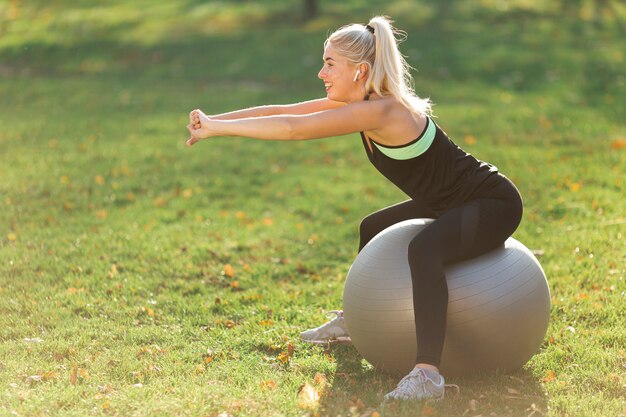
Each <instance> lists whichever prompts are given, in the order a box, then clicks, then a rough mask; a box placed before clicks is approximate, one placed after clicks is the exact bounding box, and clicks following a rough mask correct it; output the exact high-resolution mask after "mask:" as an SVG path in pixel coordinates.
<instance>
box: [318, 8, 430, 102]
mask: <svg viewBox="0 0 626 417" xmlns="http://www.w3.org/2000/svg"><path fill="white" fill-rule="evenodd" d="M391 23H392V22H391V20H389V19H388V18H387V17H385V16H376V17H373V18H372V19H371V20H370V21H369V23H368V24H367V25H366V26H363V25H357V24H352V25H348V26H344V27H342V28H341V29H339V30H337V31H336V32H334V33H333V34H332V35H330V37H329V38H328V39H327V40H326V43H329V42H330V43H332V45H333V47H334V48H336V49H337V50H338V51H339V53H341V54H342V55H344V56H345V57H346V58H347V59H348V60H349V61H351V62H352V63H354V64H361V63H364V64H366V65H367V67H368V70H369V71H368V78H367V80H366V82H365V91H366V92H367V93H368V94H369V93H372V92H374V93H376V94H378V95H380V96H388V95H392V96H394V97H395V98H396V99H397V100H398V101H400V102H401V103H402V104H403V105H404V106H405V107H406V108H408V109H409V110H413V111H416V112H418V113H421V114H426V115H430V114H431V111H432V109H431V108H432V103H431V101H430V100H429V99H428V98H420V97H418V96H417V94H415V90H414V89H413V77H412V76H411V73H410V70H411V66H410V65H409V64H408V63H407V62H406V60H405V59H404V57H403V56H402V54H401V53H400V50H399V48H398V44H399V43H400V42H402V41H403V40H404V39H406V33H404V32H402V31H399V30H396V29H395V28H394V27H393V26H391Z"/></svg>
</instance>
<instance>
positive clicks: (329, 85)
mask: <svg viewBox="0 0 626 417" xmlns="http://www.w3.org/2000/svg"><path fill="white" fill-rule="evenodd" d="M332 86H333V84H332V83H324V88H326V91H328V90H330V89H331V87H332Z"/></svg>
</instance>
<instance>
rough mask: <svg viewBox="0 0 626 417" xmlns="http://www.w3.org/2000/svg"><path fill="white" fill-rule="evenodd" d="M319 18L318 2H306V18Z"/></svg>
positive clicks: (313, 0) (305, 0)
mask: <svg viewBox="0 0 626 417" xmlns="http://www.w3.org/2000/svg"><path fill="white" fill-rule="evenodd" d="M316 16H317V0H304V17H305V18H306V19H313V18H314V17H316Z"/></svg>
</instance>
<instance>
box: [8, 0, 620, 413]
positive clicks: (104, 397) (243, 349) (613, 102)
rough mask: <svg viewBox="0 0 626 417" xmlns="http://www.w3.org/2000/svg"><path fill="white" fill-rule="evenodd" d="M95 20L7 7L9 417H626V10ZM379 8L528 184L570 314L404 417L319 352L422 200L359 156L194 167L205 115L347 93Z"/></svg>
mask: <svg viewBox="0 0 626 417" xmlns="http://www.w3.org/2000/svg"><path fill="white" fill-rule="evenodd" d="M94 3H96V2H92V1H74V2H63V1H57V2H44V1H29V2H21V1H8V2H4V3H2V2H0V415H7V416H10V415H19V416H85V415H93V416H173V415H176V416H187V415H188V416H209V417H216V416H298V417H299V416H303V415H307V416H311V417H312V416H339V415H341V416H344V417H347V416H350V417H352V416H355V417H356V416H358V417H374V416H420V415H421V416H470V417H472V416H478V415H482V416H498V417H499V416H511V417H518V416H524V417H526V416H531V415H532V416H534V417H537V416H554V417H560V416H593V417H596V416H606V417H617V416H624V415H625V412H626V410H625V408H624V407H625V406H624V396H625V394H626V392H625V388H624V387H625V386H626V373H625V369H626V327H625V326H624V312H625V310H626V299H625V298H626V284H625V283H624V276H625V275H626V273H625V271H626V244H625V242H626V215H625V213H626V199H625V198H624V195H625V184H624V181H625V180H624V177H625V171H626V170H625V167H626V122H625V119H624V115H626V102H625V101H624V99H623V98H624V96H625V95H626V75H624V74H625V71H624V68H625V62H626V56H625V55H626V54H625V53H624V49H623V47H624V42H623V39H624V36H625V34H626V33H625V32H624V29H625V27H626V8H625V7H624V6H623V5H621V4H619V2H617V1H612V0H607V1H605V2H591V1H584V0H580V1H571V2H565V1H563V3H565V4H564V5H561V2H559V1H553V2H549V1H547V0H545V1H544V0H542V1H537V2H529V1H524V0H508V1H492V0H483V1H480V2H458V1H457V2H454V1H450V2H448V3H446V4H449V5H450V8H449V9H446V8H444V7H443V6H441V4H443V3H438V2H435V1H424V2H420V3H414V2H409V1H401V0H395V1H389V2H385V3H384V4H385V6H384V7H383V6H381V5H379V4H383V3H380V2H374V1H370V2H362V1H356V0H352V1H346V2H336V3H331V2H328V1H322V0H320V5H321V6H322V7H321V15H320V16H319V17H318V18H316V19H314V20H310V21H303V20H302V19H301V17H300V12H301V11H300V6H301V4H300V3H301V2H296V1H287V0H267V1H263V2H253V1H243V0H239V1H235V0H232V1H228V2H218V1H212V2H199V1H192V0H172V1H169V2H166V3H163V4H159V5H156V3H153V2H150V1H148V0H142V1H137V2H132V5H131V2H122V1H110V2H99V4H100V5H98V6H94V5H93V4H94ZM437 5H439V6H437ZM378 13H385V14H389V15H391V16H392V17H395V18H396V19H397V25H398V26H399V27H400V28H402V29H404V30H406V31H407V32H408V34H409V36H408V39H407V41H406V42H404V43H403V45H402V50H403V52H404V53H405V54H406V55H407V56H408V60H409V62H410V63H411V64H412V65H413V66H414V67H416V68H417V71H416V72H415V77H416V88H417V91H418V92H419V94H420V95H423V96H430V97H431V98H432V99H433V101H434V102H435V103H436V107H435V113H436V115H437V116H438V119H437V120H438V123H439V124H440V125H442V126H443V128H444V129H445V130H446V131H447V132H448V133H449V134H450V136H451V137H452V138H453V139H454V140H455V141H456V142H457V143H459V144H460V145H461V146H462V147H464V148H465V149H466V150H468V151H469V152H471V153H473V154H474V155H476V156H477V157H478V158H480V159H484V160H487V161H490V162H492V163H494V164H495V165H497V166H498V167H499V168H500V170H501V171H502V172H504V173H505V174H506V175H507V176H509V177H510V178H511V179H513V180H514V181H515V183H516V184H517V185H518V187H519V189H520V190H521V192H522V194H523V197H524V200H525V213H524V219H523V221H522V224H521V226H520V228H519V229H518V231H517V232H516V233H515V235H514V237H515V238H517V239H518V240H520V241H522V242H523V243H524V244H525V245H526V246H528V247H529V248H531V249H532V250H534V251H535V253H537V254H539V260H540V262H541V264H542V266H543V268H544V270H545V272H546V275H547V277H548V281H549V285H550V290H551V296H552V312H551V323H550V327H549V329H548V334H547V335H546V339H545V341H544V343H543V345H542V346H541V349H540V351H539V352H537V354H536V355H535V356H534V357H533V358H532V359H531V361H530V362H529V363H528V364H527V365H526V366H525V367H524V369H522V370H520V371H519V372H516V373H513V374H496V375H493V374H485V375H473V376H468V377H465V378H449V380H448V381H447V382H449V383H453V384H457V385H459V386H460V390H459V391H458V392H456V391H450V392H448V394H447V397H446V399H445V400H444V401H442V402H438V403H429V404H422V403H417V404H388V405H385V406H383V405H382V397H383V395H384V394H385V393H386V392H387V391H389V390H390V389H392V388H393V387H394V386H395V384H396V383H397V380H396V378H394V377H390V376H388V375H385V374H382V373H379V372H377V371H376V370H375V369H373V368H372V367H371V366H370V365H368V364H367V363H366V362H365V361H363V360H361V358H360V357H359V356H358V354H357V352H356V350H355V349H354V348H353V347H351V346H333V347H330V348H329V347H325V346H310V345H307V344H304V343H302V342H300V340H299V333H300V331H301V330H303V329H306V328H309V327H313V326H317V325H319V324H320V323H321V322H323V320H324V312H325V311H327V310H331V309H335V308H339V307H340V302H341V294H342V288H343V281H344V279H345V274H346V272H347V270H348V268H349V267H350V264H351V262H352V260H353V259H354V256H355V254H356V248H357V243H358V224H359V221H360V219H361V218H362V217H364V216H365V215H367V214H368V213H370V212H372V211H374V210H377V209H379V208H381V207H384V206H387V205H390V204H393V203H395V202H398V201H401V200H402V199H403V198H404V196H403V195H402V194H401V193H400V192H399V191H397V190H396V189H394V188H393V186H391V185H390V184H389V183H388V182H387V181H386V180H384V179H383V178H382V177H380V175H379V174H377V173H376V172H375V170H374V169H373V168H372V167H371V166H369V162H368V161H367V158H366V156H365V154H364V152H363V149H362V145H361V143H360V139H359V138H358V136H357V135H351V136H347V137H342V138H332V139H325V140H320V141H309V142H297V143H279V142H262V141H253V140H251V139H245V138H224V139H221V138H220V139H215V140H213V141H206V142H203V143H201V144H199V145H196V146H194V147H193V148H185V146H184V141H185V139H187V132H186V129H185V125H186V123H187V115H188V112H189V111H190V110H191V109H193V108H196V107H199V108H201V109H203V110H204V111H206V112H207V113H217V112H223V111H227V110H231V109H236V108H241V107H248V106H253V105H258V104H267V103H288V102H294V101H300V100H304V99H309V98H315V97H321V96H323V94H324V91H323V86H322V84H321V82H320V81H319V80H318V79H317V78H316V74H317V71H318V70H319V67H320V63H321V54H322V43H323V41H324V39H325V38H326V35H327V34H328V33H329V30H332V29H334V28H337V27H339V26H341V25H343V24H345V23H348V22H351V21H357V22H365V21H366V20H367V19H368V18H369V17H370V16H372V15H373V14H378ZM303 387H304V388H303Z"/></svg>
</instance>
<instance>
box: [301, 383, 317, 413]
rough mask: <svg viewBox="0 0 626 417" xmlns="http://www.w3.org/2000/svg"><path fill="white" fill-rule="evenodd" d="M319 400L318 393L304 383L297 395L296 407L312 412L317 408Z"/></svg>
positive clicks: (311, 386)
mask: <svg viewBox="0 0 626 417" xmlns="http://www.w3.org/2000/svg"><path fill="white" fill-rule="evenodd" d="M319 400H320V393H319V391H318V390H317V389H316V388H315V387H314V386H313V385H311V384H309V383H308V382H307V383H305V384H304V385H303V386H302V388H300V392H299V393H298V407H300V408H304V409H309V410H312V409H314V408H316V407H317V404H318V403H319Z"/></svg>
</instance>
